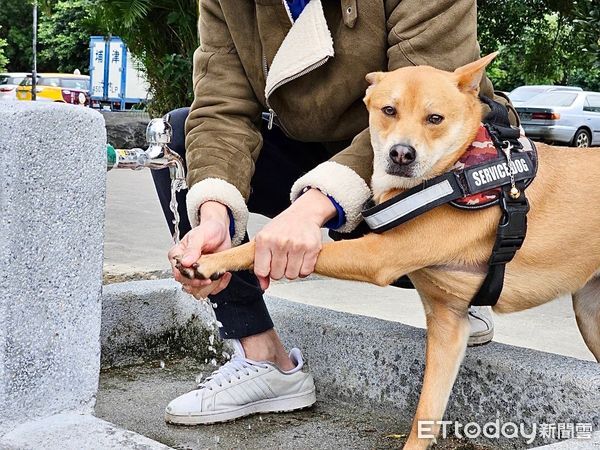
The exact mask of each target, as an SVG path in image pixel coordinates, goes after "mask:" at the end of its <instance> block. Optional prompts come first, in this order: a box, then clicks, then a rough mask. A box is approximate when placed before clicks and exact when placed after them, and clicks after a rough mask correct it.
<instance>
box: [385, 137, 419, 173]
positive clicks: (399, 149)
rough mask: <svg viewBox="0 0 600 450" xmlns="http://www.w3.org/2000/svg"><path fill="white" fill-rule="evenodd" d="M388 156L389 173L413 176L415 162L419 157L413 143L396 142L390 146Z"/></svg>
mask: <svg viewBox="0 0 600 450" xmlns="http://www.w3.org/2000/svg"><path fill="white" fill-rule="evenodd" d="M388 156H389V159H388V167H387V170H386V172H387V173H388V174H389V175H398V176H402V177H412V176H413V163H414V162H415V160H416V159H417V151H416V150H415V148H414V147H413V146H412V145H405V144H396V145H394V146H392V148H390V152H389V155H388Z"/></svg>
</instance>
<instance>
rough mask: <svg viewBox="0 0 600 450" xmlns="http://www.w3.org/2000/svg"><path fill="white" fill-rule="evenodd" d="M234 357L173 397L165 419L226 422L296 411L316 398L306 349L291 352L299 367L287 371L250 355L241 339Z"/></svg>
mask: <svg viewBox="0 0 600 450" xmlns="http://www.w3.org/2000/svg"><path fill="white" fill-rule="evenodd" d="M233 344H234V347H235V350H236V352H235V354H234V355H233V357H232V359H231V361H229V362H228V363H226V364H224V365H223V366H221V368H219V369H218V370H216V371H214V372H213V373H212V375H210V376H209V377H208V378H206V380H204V382H203V383H201V384H199V385H198V388H197V389H196V390H193V391H191V392H188V393H187V394H183V395H181V396H179V397H177V398H176V399H175V400H173V401H171V403H169V405H168V406H167V409H166V411H165V420H166V421H167V422H168V423H173V424H177V425H200V424H212V423H216V422H226V421H229V420H234V419H237V418H239V417H244V416H248V415H250V414H256V413H268V412H283V411H294V410H296V409H302V408H307V407H309V406H311V405H313V404H314V403H315V402H316V395H315V384H314V381H313V377H312V375H311V374H309V373H306V372H303V371H302V367H303V366H304V361H303V359H302V353H301V352H300V350H298V349H297V348H295V349H293V350H292V351H291V352H290V358H291V360H292V361H293V362H294V363H295V364H296V367H295V368H294V369H292V370H290V371H288V372H283V371H281V370H280V369H279V368H277V367H276V366H275V365H274V364H272V363H270V362H267V361H263V362H257V361H252V360H250V359H247V358H246V355H245V354H244V349H243V348H242V345H241V344H240V342H239V341H237V340H235V341H233Z"/></svg>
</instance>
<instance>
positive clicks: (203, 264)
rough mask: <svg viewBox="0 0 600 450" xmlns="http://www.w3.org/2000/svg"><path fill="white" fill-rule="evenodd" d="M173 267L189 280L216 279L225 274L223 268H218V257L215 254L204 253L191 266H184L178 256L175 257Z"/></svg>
mask: <svg viewBox="0 0 600 450" xmlns="http://www.w3.org/2000/svg"><path fill="white" fill-rule="evenodd" d="M175 267H176V268H177V270H179V272H181V274H182V275H183V276H184V277H186V278H189V279H190V280H212V281H216V280H218V279H219V278H221V277H222V276H223V275H224V274H225V270H222V269H220V266H219V265H218V258H216V257H215V255H205V256H202V257H200V259H199V260H198V261H197V262H196V263H194V264H192V266H191V267H185V266H183V265H182V264H181V259H180V258H177V257H176V258H175Z"/></svg>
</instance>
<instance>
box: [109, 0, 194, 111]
mask: <svg viewBox="0 0 600 450" xmlns="http://www.w3.org/2000/svg"><path fill="white" fill-rule="evenodd" d="M98 4H99V8H98V12H99V14H98V20H99V21H100V23H102V24H103V25H104V27H105V30H106V32H107V33H110V34H113V35H116V36H120V37H121V38H122V39H123V41H124V42H125V43H126V44H127V47H128V48H129V49H130V51H131V52H132V53H133V54H134V55H136V56H137V57H138V58H139V59H140V60H141V62H142V63H143V64H144V66H145V68H146V71H147V78H148V82H149V84H150V91H151V93H152V95H153V100H152V102H151V103H150V104H149V109H150V112H151V113H152V114H155V115H158V114H164V113H166V112H168V111H170V110H171V109H175V108H178V107H181V106H187V105H190V104H191V102H192V99H193V95H192V76H191V73H192V58H193V53H194V51H195V50H196V48H197V47H198V33H197V22H198V1H197V0H98Z"/></svg>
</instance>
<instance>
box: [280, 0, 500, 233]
mask: <svg viewBox="0 0 600 450" xmlns="http://www.w3.org/2000/svg"><path fill="white" fill-rule="evenodd" d="M386 15H387V28H388V29H387V32H388V52H387V56H388V67H387V69H388V70H390V71H391V70H395V69H399V68H401V67H406V66H411V65H428V66H433V67H437V68H439V69H443V70H448V71H452V70H454V69H456V68H457V67H460V66H462V65H464V64H467V63H469V62H471V61H474V60H476V59H477V58H479V44H478V43H477V4H476V1H475V0H440V1H436V2H423V1H422V0H401V1H398V0H388V1H386ZM359 20H360V18H359ZM365 75H366V74H365ZM482 92H483V93H484V94H486V95H492V87H491V84H490V82H489V81H488V80H487V79H484V82H482ZM340 167H343V169H340ZM372 173H373V148H372V146H371V138H370V135H369V130H368V129H365V130H363V131H362V132H361V133H360V134H358V135H357V136H356V137H355V138H354V140H353V141H352V144H351V145H350V146H349V147H348V148H346V149H345V150H343V151H342V152H340V153H338V154H337V155H335V156H334V157H333V158H332V159H331V160H330V161H328V162H325V163H323V164H321V165H320V166H317V167H316V168H315V169H314V170H313V171H311V172H309V173H307V174H306V175H305V176H304V177H302V178H300V179H299V180H298V181H297V182H296V184H295V185H294V187H293V188H292V194H291V198H292V201H294V200H295V199H296V198H297V197H298V196H299V195H301V193H302V192H303V191H304V190H306V188H307V187H314V188H317V189H319V190H321V191H322V192H324V193H326V194H327V195H330V196H331V197H333V198H334V199H335V200H336V202H337V203H338V204H339V205H340V206H341V207H342V208H343V210H344V213H345V214H346V223H345V224H344V225H343V226H342V227H340V228H339V229H338V231H341V232H349V231H352V230H353V229H354V228H356V227H357V226H358V224H359V223H360V221H361V220H362V217H361V215H360V212H361V210H362V207H363V205H364V204H365V203H366V202H367V201H368V199H369V197H370V195H371V192H370V190H369V188H368V187H367V185H368V184H369V183H370V180H371V175H372ZM342 175H343V178H340V177H341V176H342ZM335 183H338V184H339V186H336V185H335ZM341 186H343V188H340V187H341Z"/></svg>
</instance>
